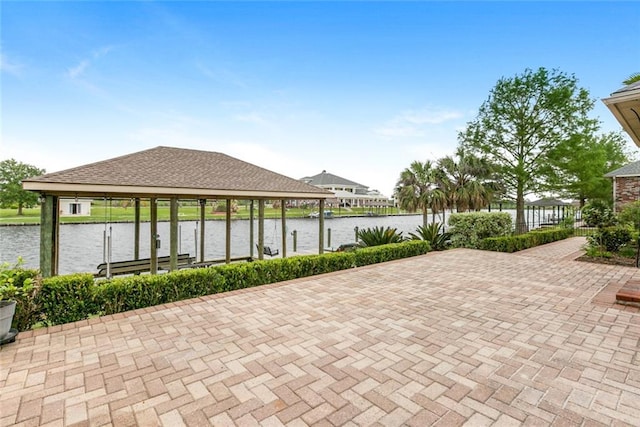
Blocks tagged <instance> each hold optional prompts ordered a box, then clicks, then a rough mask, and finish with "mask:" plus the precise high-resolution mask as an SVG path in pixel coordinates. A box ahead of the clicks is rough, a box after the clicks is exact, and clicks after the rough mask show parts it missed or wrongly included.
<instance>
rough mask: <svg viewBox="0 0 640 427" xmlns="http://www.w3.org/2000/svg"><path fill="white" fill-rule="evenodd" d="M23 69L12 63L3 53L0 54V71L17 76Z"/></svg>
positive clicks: (20, 65) (21, 66)
mask: <svg viewBox="0 0 640 427" xmlns="http://www.w3.org/2000/svg"><path fill="white" fill-rule="evenodd" d="M23 68H24V67H23V65H22V64H20V63H18V62H14V61H13V60H11V59H9V58H8V57H7V55H5V54H4V53H3V52H0V70H2V72H4V73H9V74H13V75H14V76H19V75H20V73H21V72H22V69H23Z"/></svg>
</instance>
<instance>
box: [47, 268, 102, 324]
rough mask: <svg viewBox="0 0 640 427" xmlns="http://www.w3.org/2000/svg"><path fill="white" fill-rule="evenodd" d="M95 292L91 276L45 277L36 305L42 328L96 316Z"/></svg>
mask: <svg viewBox="0 0 640 427" xmlns="http://www.w3.org/2000/svg"><path fill="white" fill-rule="evenodd" d="M95 292H96V286H95V284H94V280H93V275H92V274H89V273H79V274H68V275H64V276H55V277H48V278H46V279H44V280H43V281H42V289H41V290H40V294H39V295H38V298H36V303H37V305H38V306H39V307H40V310H41V313H42V320H43V321H44V322H45V323H46V324H49V325H59V324H61V323H68V322H75V321H76V320H82V319H86V318H87V317H89V315H92V314H96V313H98V312H99V311H100V306H99V304H98V303H97V301H96V298H95Z"/></svg>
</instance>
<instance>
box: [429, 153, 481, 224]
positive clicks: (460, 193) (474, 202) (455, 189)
mask: <svg viewBox="0 0 640 427" xmlns="http://www.w3.org/2000/svg"><path fill="white" fill-rule="evenodd" d="M456 157H457V161H456V159H455V158H454V157H452V156H447V157H444V158H442V159H440V160H439V161H438V169H439V171H440V173H439V175H440V176H441V180H442V186H443V188H444V189H445V191H446V194H447V197H448V200H449V205H450V206H451V207H454V206H455V208H456V211H457V212H466V211H468V210H480V209H482V208H483V207H485V206H486V205H487V204H488V203H489V201H490V200H491V195H492V194H491V193H492V191H491V188H492V187H491V185H489V178H490V176H491V167H490V165H489V164H488V163H487V162H486V161H485V160H484V159H481V158H478V157H476V156H474V155H472V154H469V153H465V152H464V151H463V150H462V149H460V148H459V149H458V151H457V152H456Z"/></svg>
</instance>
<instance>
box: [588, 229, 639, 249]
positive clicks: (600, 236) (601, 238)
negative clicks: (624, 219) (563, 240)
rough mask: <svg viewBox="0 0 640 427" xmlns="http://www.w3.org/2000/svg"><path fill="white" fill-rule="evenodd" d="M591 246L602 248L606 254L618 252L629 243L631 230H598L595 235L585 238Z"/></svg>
mask: <svg viewBox="0 0 640 427" xmlns="http://www.w3.org/2000/svg"><path fill="white" fill-rule="evenodd" d="M587 240H588V241H589V244H590V245H591V246H598V247H602V248H604V249H605V250H606V251H608V252H618V250H620V248H621V247H622V246H624V245H626V244H628V243H629V242H631V230H629V229H628V228H627V227H605V228H600V229H598V231H596V233H595V234H593V235H591V236H589V237H587Z"/></svg>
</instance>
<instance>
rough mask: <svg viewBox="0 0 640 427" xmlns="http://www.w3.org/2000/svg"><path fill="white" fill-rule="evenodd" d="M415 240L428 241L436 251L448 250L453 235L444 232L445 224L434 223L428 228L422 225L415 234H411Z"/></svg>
mask: <svg viewBox="0 0 640 427" xmlns="http://www.w3.org/2000/svg"><path fill="white" fill-rule="evenodd" d="M409 236H411V238H412V239H413V240H426V241H427V242H429V244H430V245H431V249H433V250H434V251H441V250H443V249H446V248H447V246H448V245H449V241H450V239H451V233H448V232H445V231H444V224H441V223H439V222H432V223H431V224H428V225H427V226H424V225H420V226H418V228H417V229H416V232H415V233H409Z"/></svg>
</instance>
